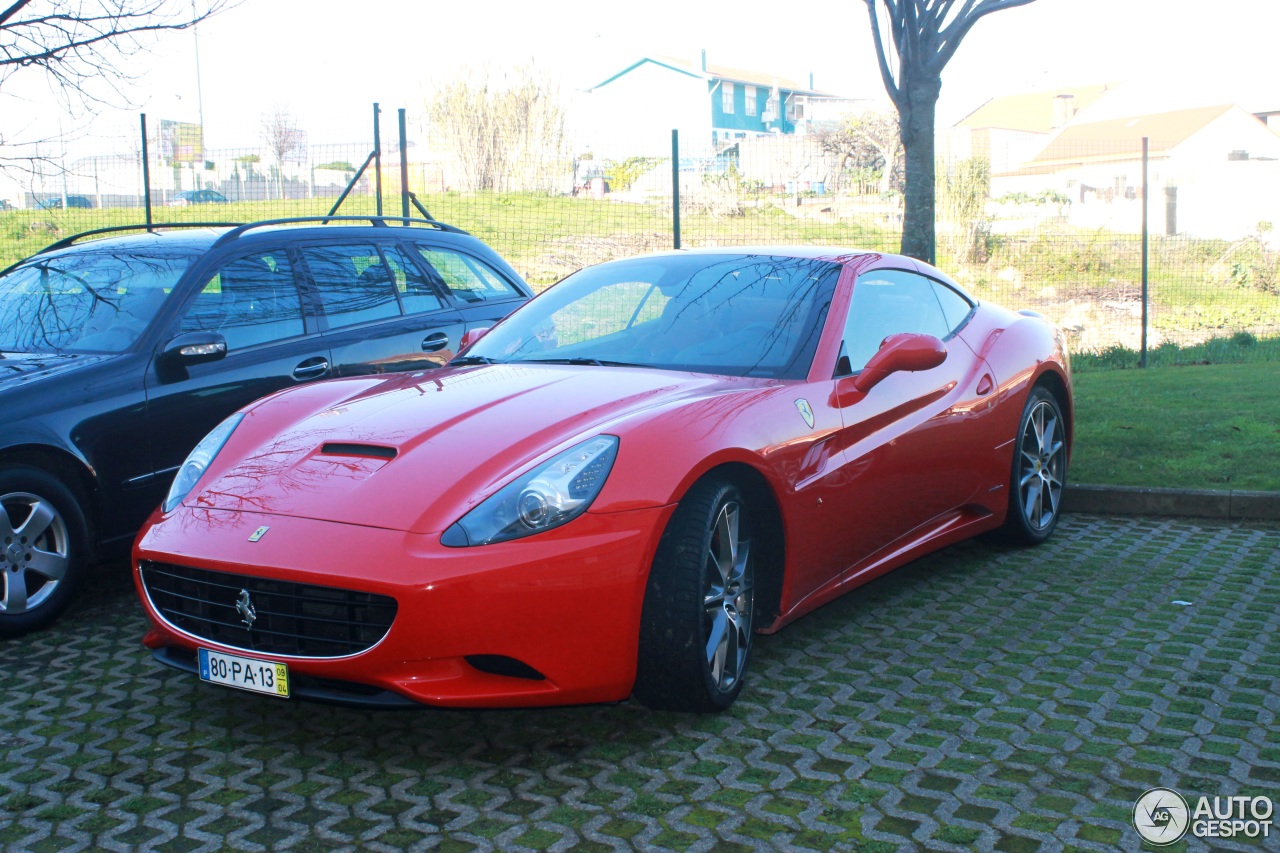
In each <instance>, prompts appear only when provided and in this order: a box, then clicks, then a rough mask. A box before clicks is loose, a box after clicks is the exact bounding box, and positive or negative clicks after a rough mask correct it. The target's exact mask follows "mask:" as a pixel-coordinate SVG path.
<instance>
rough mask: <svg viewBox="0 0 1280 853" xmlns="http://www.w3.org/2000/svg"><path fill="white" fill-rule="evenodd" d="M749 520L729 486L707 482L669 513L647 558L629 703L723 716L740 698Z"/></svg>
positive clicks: (746, 646) (750, 582)
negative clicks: (635, 701)
mask: <svg viewBox="0 0 1280 853" xmlns="http://www.w3.org/2000/svg"><path fill="white" fill-rule="evenodd" d="M753 524H754V520H753V518H752V515H751V512H750V509H749V507H748V506H747V503H746V500H745V499H744V498H743V496H742V493H741V491H739V489H738V488H737V486H735V485H733V484H732V483H728V482H724V481H717V480H707V481H703V482H701V483H698V484H697V485H695V486H694V487H693V488H692V489H690V491H689V493H688V494H687V495H686V496H685V498H684V500H682V501H681V502H680V505H679V506H678V507H677V508H676V511H675V514H674V515H673V516H672V518H671V521H670V523H669V524H668V525H667V529H666V531H665V532H664V533H663V535H662V541H661V542H660V544H659V545H658V553H657V556H656V557H655V558H654V562H653V568H652V569H651V570H650V572H649V584H648V588H647V590H646V592H645V599H644V610H643V613H642V614H641V624H640V656H639V660H638V666H637V672H636V685H635V696H636V698H637V699H639V700H640V701H641V702H643V703H644V704H645V705H648V706H649V707H650V708H656V709H662V710H670V711H698V712H706V711H722V710H724V709H725V708H728V707H729V706H730V705H732V704H733V701H734V700H735V699H737V698H738V694H739V693H740V692H741V691H742V681H743V678H744V677H745V675H746V670H747V661H748V659H749V658H750V654H751V636H752V627H753V618H752V617H753V615H754V603H755V560H754V557H753V555H752V549H751V538H752V532H753Z"/></svg>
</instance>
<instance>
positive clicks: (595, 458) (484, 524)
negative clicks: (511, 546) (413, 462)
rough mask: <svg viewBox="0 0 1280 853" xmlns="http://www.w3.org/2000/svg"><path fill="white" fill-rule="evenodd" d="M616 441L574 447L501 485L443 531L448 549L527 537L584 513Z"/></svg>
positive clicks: (604, 438) (601, 485) (607, 439)
mask: <svg viewBox="0 0 1280 853" xmlns="http://www.w3.org/2000/svg"><path fill="white" fill-rule="evenodd" d="M617 455H618V438H617V436H612V435H598V436H596V437H595V438H592V439H589V440H587V441H584V442H582V443H581V444H577V445H574V446H573V447H571V448H569V449H568V450H566V451H565V452H563V453H561V454H559V455H557V456H555V457H553V458H552V459H551V460H549V461H547V462H544V463H543V464H541V465H539V466H537V467H535V468H532V469H530V470H529V471H527V472H526V473H524V474H522V475H521V476H519V477H517V478H516V479H515V480H513V481H512V482H510V483H508V484H507V485H506V486H503V487H502V488H501V489H499V490H498V491H497V492H495V493H494V494H493V495H491V496H490V497H489V498H488V499H486V500H485V501H484V502H483V503H481V504H480V505H479V506H477V507H476V508H475V509H473V510H471V512H469V513H467V514H466V515H464V516H463V517H462V518H461V519H459V520H458V521H457V522H456V523H455V524H453V526H451V527H450V528H449V529H448V530H446V531H445V532H444V535H443V536H441V537H440V542H441V544H443V545H447V546H449V547H451V548H463V547H466V546H468V545H488V544H491V543H493V542H505V541H507V540H509V539H519V538H521V537H522V536H532V535H533V534H535V533H541V532H542V531H544V530H550V529H551V528H553V527H559V526H560V525H562V524H565V523H566V522H569V521H572V520H573V519H575V518H577V517H578V516H579V515H581V514H582V513H584V512H586V511H587V508H588V507H589V506H591V502H592V501H593V500H595V499H596V496H597V495H598V494H600V490H601V489H602V488H604V481H605V479H606V478H607V477H608V476H609V471H610V469H612V468H613V460H614V459H615V458H617Z"/></svg>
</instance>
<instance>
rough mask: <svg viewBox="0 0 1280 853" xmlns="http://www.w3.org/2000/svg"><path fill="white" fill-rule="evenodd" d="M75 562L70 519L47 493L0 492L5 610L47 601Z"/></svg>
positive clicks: (1, 602)
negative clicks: (71, 546)
mask: <svg viewBox="0 0 1280 853" xmlns="http://www.w3.org/2000/svg"><path fill="white" fill-rule="evenodd" d="M70 564H71V552H70V537H69V536H68V535H67V523H66V521H65V520H64V519H63V518H62V515H61V514H59V512H58V510H57V509H56V508H55V507H54V505H53V504H52V503H50V502H49V501H48V500H47V499H45V498H42V497H40V496H39V495H33V494H29V493H27V492H12V493H9V494H6V495H3V496H0V574H2V575H3V578H4V580H3V582H2V587H3V588H2V590H0V592H2V595H0V612H3V613H6V614H16V613H25V612H27V611H30V610H33V609H35V608H37V607H39V606H40V605H41V604H43V603H44V602H45V601H46V600H47V599H48V598H49V596H51V595H53V593H54V590H56V589H57V588H58V584H60V583H61V582H62V579H63V578H64V577H66V574H67V570H68V568H69V567H70Z"/></svg>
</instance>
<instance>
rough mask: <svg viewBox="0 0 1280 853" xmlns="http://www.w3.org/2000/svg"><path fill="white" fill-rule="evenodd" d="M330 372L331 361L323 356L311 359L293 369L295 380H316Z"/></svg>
mask: <svg viewBox="0 0 1280 853" xmlns="http://www.w3.org/2000/svg"><path fill="white" fill-rule="evenodd" d="M328 372H329V360H328V359H327V358H324V357H323V356H316V357H315V358H309V359H307V360H306V361H304V362H302V363H301V364H299V365H298V366H297V367H295V368H294V369H293V378H294V379H299V380H305V379H315V378H316V377H318V376H324V375H325V374H326V373H328Z"/></svg>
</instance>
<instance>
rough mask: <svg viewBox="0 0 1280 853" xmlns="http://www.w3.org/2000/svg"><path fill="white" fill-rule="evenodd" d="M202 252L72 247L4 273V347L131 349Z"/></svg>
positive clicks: (0, 327) (0, 287) (0, 305)
mask: <svg viewBox="0 0 1280 853" xmlns="http://www.w3.org/2000/svg"><path fill="white" fill-rule="evenodd" d="M195 257H196V255H194V254H175V253H172V252H169V253H159V252H146V253H141V252H122V251H120V250H116V251H113V252H110V253H108V252H104V251H98V252H92V251H89V252H85V251H81V252H69V253H65V254H61V255H55V256H52V257H39V256H37V257H36V258H33V259H31V260H30V261H28V262H27V263H25V264H23V265H22V266H20V267H18V268H17V269H14V270H11V271H10V272H9V273H8V274H6V275H4V276H2V277H0V350H5V351H7V352H42V353H48V352H123V351H124V350H126V349H128V348H129V347H131V346H133V343H134V341H136V340H137V339H138V336H139V335H141V334H142V332H143V330H144V329H146V327H147V324H148V323H150V322H151V320H152V319H153V318H154V317H155V315H156V312H157V311H158V310H159V309H160V306H161V304H163V303H164V300H165V297H166V296H167V295H168V293H169V291H171V290H172V289H173V286H174V284H176V283H177V281H178V279H179V278H180V277H181V276H182V273H183V272H184V271H185V270H186V268H187V266H188V265H189V264H190V263H191V261H192V260H193V259H194V258H195Z"/></svg>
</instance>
